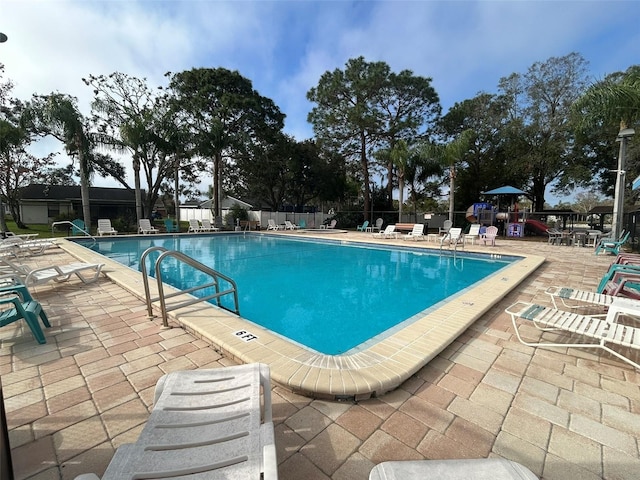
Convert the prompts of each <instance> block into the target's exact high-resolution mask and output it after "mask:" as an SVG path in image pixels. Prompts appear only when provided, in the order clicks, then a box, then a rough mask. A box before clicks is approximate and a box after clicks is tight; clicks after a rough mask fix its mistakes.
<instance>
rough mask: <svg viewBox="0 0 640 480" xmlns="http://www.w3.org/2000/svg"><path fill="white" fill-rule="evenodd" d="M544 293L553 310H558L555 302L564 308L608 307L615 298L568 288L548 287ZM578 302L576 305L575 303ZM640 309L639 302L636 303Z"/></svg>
mask: <svg viewBox="0 0 640 480" xmlns="http://www.w3.org/2000/svg"><path fill="white" fill-rule="evenodd" d="M545 293H546V294H547V295H549V296H550V297H551V303H553V307H554V308H558V304H557V301H558V300H560V301H561V302H562V305H563V306H564V307H566V308H571V309H573V308H584V307H589V306H594V305H597V306H601V307H609V306H610V305H611V304H612V303H613V300H614V299H615V298H616V297H615V296H613V295H607V294H604V293H597V292H587V291H586V290H578V289H576V288H568V287H555V286H554V287H549V288H547V289H546V290H545ZM576 302H578V303H576ZM638 307H639V308H640V302H639V303H638Z"/></svg>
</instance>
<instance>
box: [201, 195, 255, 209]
mask: <svg viewBox="0 0 640 480" xmlns="http://www.w3.org/2000/svg"><path fill="white" fill-rule="evenodd" d="M211 202H213V200H211V199H209V200H205V201H204V202H202V203H200V204H199V205H198V206H199V207H200V208H211ZM235 204H237V205H240V206H241V207H244V208H253V205H251V204H249V203H247V202H243V201H242V200H238V199H237V198H234V197H229V196H225V197H222V200H221V201H220V208H221V209H222V210H227V209H229V208H231V207H233V206H234V205H235Z"/></svg>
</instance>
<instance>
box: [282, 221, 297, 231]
mask: <svg viewBox="0 0 640 480" xmlns="http://www.w3.org/2000/svg"><path fill="white" fill-rule="evenodd" d="M298 228H299V227H298V225H296V224H294V223H291V222H290V221H289V220H285V221H284V229H285V230H297V229H298Z"/></svg>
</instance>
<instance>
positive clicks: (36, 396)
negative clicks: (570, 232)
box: [0, 232, 640, 480]
mask: <svg viewBox="0 0 640 480" xmlns="http://www.w3.org/2000/svg"><path fill="white" fill-rule="evenodd" d="M346 235H347V236H348V237H349V238H352V239H357V238H362V239H367V240H369V239H370V235H367V234H363V233H360V232H357V233H349V234H346ZM486 249H487V250H490V251H495V252H500V253H517V252H522V251H526V252H530V253H535V254H538V255H543V256H545V257H546V258H547V261H546V262H545V263H544V264H543V265H542V266H541V267H540V268H539V269H538V270H537V271H536V272H535V273H534V274H533V275H532V276H531V277H530V278H529V279H527V280H526V281H525V282H524V283H522V284H521V285H520V286H519V287H518V288H517V289H516V290H515V291H513V292H512V293H510V294H509V295H508V296H507V297H506V298H504V299H502V300H501V302H500V303H498V304H497V305H496V307H494V308H493V309H491V310H490V311H489V312H488V313H487V314H485V315H484V316H483V317H482V318H481V319H480V320H478V321H477V322H476V323H475V324H474V325H473V326H472V327H471V328H470V329H469V330H468V331H467V332H466V333H465V334H463V335H462V336H460V337H459V338H458V340H457V341H455V342H454V343H453V344H451V345H450V346H449V347H448V348H447V349H446V350H445V351H444V352H443V353H441V354H440V355H439V356H438V357H437V358H436V359H435V360H434V361H432V362H430V363H429V364H428V365H427V366H426V367H424V368H423V369H421V370H420V371H419V372H418V373H417V374H415V375H414V376H413V377H411V378H410V380H408V381H406V382H405V383H403V384H402V385H401V387H400V388H398V389H397V390H395V391H393V392H390V393H388V394H386V395H384V396H382V397H380V398H372V399H368V400H363V401H359V402H331V401H321V400H313V399H310V398H307V397H303V396H299V395H295V394H293V393H291V392H290V391H288V390H286V389H284V388H282V387H280V386H275V387H274V391H273V400H274V407H273V410H274V412H273V413H274V420H275V422H276V426H275V430H276V444H277V447H278V462H279V476H280V479H281V480H297V479H300V478H304V479H305V480H315V479H333V480H343V479H344V480H365V479H366V478H367V477H368V474H369V472H370V470H371V468H372V467H373V466H374V465H375V464H377V463H379V462H382V461H385V460H403V459H425V458H426V459H441V458H485V457H493V456H499V457H504V458H507V459H510V460H515V461H518V462H520V463H522V464H524V465H525V466H527V467H528V468H530V469H531V470H532V471H533V472H534V473H536V474H537V475H539V476H541V477H543V478H545V479H550V480H551V479H562V480H566V479H574V478H575V479H580V480H588V479H597V478H606V479H635V478H638V475H639V474H638V472H640V458H639V438H640V387H639V383H640V375H639V373H638V372H637V371H635V370H633V369H631V368H630V367H629V366H628V365H626V364H624V363H622V362H620V361H618V360H616V359H614V358H613V357H610V356H607V355H606V354H604V353H601V352H600V351H598V350H593V351H590V350H589V351H588V350H578V349H571V350H570V351H566V349H564V350H563V349H542V348H538V349H534V348H529V347H526V346H524V345H522V344H520V343H519V342H518V340H517V338H515V335H514V332H513V327H512V325H511V321H510V318H509V316H508V315H506V314H505V313H504V309H505V308H506V307H507V306H508V305H510V304H511V303H513V302H515V301H517V300H523V301H532V300H534V301H536V302H538V303H543V304H548V303H549V302H548V299H547V296H546V295H545V294H544V293H543V292H544V289H545V288H546V287H547V286H551V285H566V286H573V287H579V288H584V289H594V288H595V286H596V285H597V283H598V281H599V279H600V278H601V277H602V275H603V273H604V272H605V271H606V269H607V267H608V265H609V263H610V262H611V259H612V257H606V256H602V255H601V256H598V257H596V256H594V254H593V249H591V248H581V247H567V246H550V245H548V244H547V243H546V241H544V242H540V241H538V242H534V241H528V240H505V239H498V242H497V246H496V247H493V248H491V247H486ZM69 261H73V259H72V258H71V257H70V256H69V254H67V253H64V252H62V251H54V252H51V253H47V254H46V255H45V256H40V257H34V258H33V259H32V261H31V263H32V264H41V265H47V264H52V263H56V264H62V263H67V262H69ZM33 291H34V296H35V297H36V298H37V299H38V300H39V301H40V302H41V303H42V304H43V307H44V308H45V310H46V312H47V313H48V315H49V318H50V321H51V323H52V325H53V327H52V328H51V329H48V330H47V331H46V336H47V341H48V342H47V344H46V345H39V344H37V343H36V342H35V340H34V339H33V337H32V336H31V334H30V333H29V332H28V331H25V330H24V329H23V328H22V327H21V325H16V324H13V325H11V326H7V327H3V328H2V329H0V375H1V379H2V385H3V389H4V401H5V406H6V410H7V417H8V420H7V421H8V426H9V430H10V431H9V435H10V442H11V447H12V456H13V463H14V471H15V475H16V478H17V479H31V480H36V479H37V480H57V479H72V478H74V476H76V475H78V474H80V473H86V472H95V473H98V474H101V473H102V472H103V471H104V469H105V468H106V465H107V464H108V463H109V461H110V459H111V457H112V456H113V453H114V450H115V448H117V447H118V446H119V445H121V444H122V443H126V442H131V441H135V439H136V438H137V435H138V433H139V431H140V430H141V428H142V426H143V424H144V422H145V421H146V419H147V417H148V413H149V409H150V408H151V402H152V396H153V388H154V385H155V383H156V381H157V379H158V378H159V377H160V376H161V375H162V374H163V373H165V372H169V371H174V370H181V369H195V368H214V367H222V366H225V365H230V364H233V363H234V362H233V361H232V360H230V359H227V358H224V357H222V356H221V355H220V354H218V353H217V352H216V351H215V350H214V349H213V348H211V346H209V345H208V344H207V343H206V342H205V341H203V340H200V339H196V338H194V337H193V336H191V335H189V334H187V333H185V331H183V330H182V329H180V328H173V329H171V330H162V329H161V328H160V322H159V321H158V320H153V321H151V320H149V319H147V317H146V309H145V305H144V302H143V301H142V300H141V299H140V298H138V297H135V296H133V295H132V294H130V293H128V292H127V291H125V290H124V289H122V288H121V287H119V286H118V285H116V284H115V283H112V282H111V281H110V280H109V279H107V278H102V279H100V280H99V281H98V282H97V283H94V284H91V285H83V284H80V283H79V282H78V281H76V280H72V281H71V282H69V283H66V284H55V285H45V286H40V287H37V288H35V289H33ZM20 323H22V322H20ZM625 353H626V352H625ZM635 358H637V356H636V357H635Z"/></svg>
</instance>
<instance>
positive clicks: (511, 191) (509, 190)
mask: <svg viewBox="0 0 640 480" xmlns="http://www.w3.org/2000/svg"><path fill="white" fill-rule="evenodd" d="M482 194H483V195H526V194H527V192H523V191H522V190H520V189H519V188H516V187H512V186H511V185H505V186H504V187H499V188H494V189H493V190H489V191H486V192H482Z"/></svg>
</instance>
